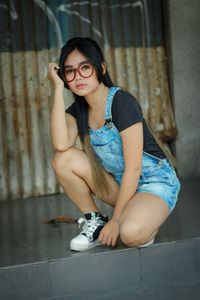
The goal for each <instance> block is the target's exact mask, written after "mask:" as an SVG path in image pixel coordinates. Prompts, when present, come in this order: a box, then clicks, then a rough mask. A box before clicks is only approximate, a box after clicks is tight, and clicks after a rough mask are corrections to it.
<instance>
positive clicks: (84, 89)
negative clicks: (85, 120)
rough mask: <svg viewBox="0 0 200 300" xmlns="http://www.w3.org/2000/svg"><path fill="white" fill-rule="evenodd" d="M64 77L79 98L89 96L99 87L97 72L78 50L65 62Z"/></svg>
mask: <svg viewBox="0 0 200 300" xmlns="http://www.w3.org/2000/svg"><path fill="white" fill-rule="evenodd" d="M64 77H65V80H66V81H67V84H68V86H69V88H70V90H71V91H72V92H73V93H75V94H76V95H78V96H87V95H88V94H90V93H92V92H94V91H95V89H96V88H97V87H98V85H99V82H98V79H97V74H96V70H95V69H94V67H93V66H92V65H91V63H90V62H89V61H88V59H87V58H86V57H85V56H84V55H83V54H82V53H81V52H80V51H78V50H77V49H75V50H73V51H72V52H71V53H70V54H69V55H68V57H67V58H66V59H65V61H64ZM73 78H74V79H73Z"/></svg>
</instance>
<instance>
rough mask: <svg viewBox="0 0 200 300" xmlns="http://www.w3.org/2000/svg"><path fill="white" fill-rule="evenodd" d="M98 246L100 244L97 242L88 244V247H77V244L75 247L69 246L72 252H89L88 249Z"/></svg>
mask: <svg viewBox="0 0 200 300" xmlns="http://www.w3.org/2000/svg"><path fill="white" fill-rule="evenodd" d="M100 245H101V242H99V241H98V240H97V241H95V242H92V243H90V244H89V245H88V246H84V245H79V244H76V245H71V244H70V249H71V250H72V251H87V250H90V249H92V248H94V247H97V246H100Z"/></svg>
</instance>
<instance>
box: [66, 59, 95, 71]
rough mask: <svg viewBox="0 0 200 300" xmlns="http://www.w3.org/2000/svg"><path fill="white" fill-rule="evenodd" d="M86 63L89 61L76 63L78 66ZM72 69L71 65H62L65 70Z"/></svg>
mask: <svg viewBox="0 0 200 300" xmlns="http://www.w3.org/2000/svg"><path fill="white" fill-rule="evenodd" d="M88 62H89V60H84V61H81V62H80V63H78V65H79V66H80V65H82V64H85V63H88ZM72 67H74V66H73V65H64V68H65V69H66V68H72Z"/></svg>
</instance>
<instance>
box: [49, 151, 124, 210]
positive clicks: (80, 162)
mask: <svg viewBox="0 0 200 300" xmlns="http://www.w3.org/2000/svg"><path fill="white" fill-rule="evenodd" d="M53 164H54V169H57V173H59V170H61V173H62V174H64V175H63V177H65V174H66V176H67V174H68V172H67V170H70V171H72V172H73V173H74V174H76V175H77V176H79V177H81V178H82V179H83V180H84V181H85V182H86V183H87V185H88V187H89V188H90V190H91V192H92V193H93V194H95V188H94V183H93V177H92V169H91V164H90V161H89V159H88V157H87V156H86V154H85V152H84V151H82V150H80V149H77V148H75V147H72V148H70V149H68V150H67V151H65V152H57V153H56V155H55V157H54V163H53ZM55 165H57V167H56V166H55ZM104 172H105V176H106V179H107V182H108V186H109V193H108V194H107V195H106V196H105V197H104V199H100V200H103V201H104V202H106V203H107V204H109V205H111V206H115V203H116V200H117V195H118V193H119V185H118V184H117V182H116V180H115V179H114V178H113V176H112V175H110V174H109V173H108V172H106V171H105V170H104Z"/></svg>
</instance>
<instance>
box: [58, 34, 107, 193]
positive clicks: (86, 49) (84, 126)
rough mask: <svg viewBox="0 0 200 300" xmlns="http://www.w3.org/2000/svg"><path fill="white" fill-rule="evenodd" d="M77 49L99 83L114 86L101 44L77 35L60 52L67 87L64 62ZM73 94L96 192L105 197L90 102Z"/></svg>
mask: <svg viewBox="0 0 200 300" xmlns="http://www.w3.org/2000/svg"><path fill="white" fill-rule="evenodd" d="M75 49H77V50H78V51H80V52H81V53H82V54H83V55H84V56H85V57H86V58H87V59H88V60H89V61H90V62H91V64H92V65H93V66H94V68H95V70H96V74H97V79H98V81H99V83H104V85H105V86H107V87H108V88H110V87H111V86H113V82H112V80H111V78H110V75H109V73H108V71H107V69H106V72H105V73H104V72H103V68H102V64H103V63H105V60H104V57H103V53H102V51H101V48H100V47H99V45H98V44H97V43H96V42H95V41H94V40H93V39H91V38H89V37H86V38H81V37H75V38H72V39H70V40H68V41H67V43H66V44H65V45H64V46H63V47H62V49H61V54H60V60H59V66H60V69H59V75H60V77H61V78H62V79H63V81H64V85H65V88H67V89H69V87H68V84H67V82H66V81H65V80H64V62H65V60H66V58H67V57H68V55H69V54H70V53H71V52H72V51H74V50H75ZM73 96H74V99H75V102H76V115H77V116H79V117H78V118H77V127H78V133H79V137H80V141H81V144H82V147H83V150H84V151H85V153H86V155H87V156H88V158H89V160H90V163H91V168H92V175H93V181H94V186H95V194H96V196H97V197H98V198H103V197H104V195H105V194H106V193H108V192H109V188H108V183H107V180H106V177H105V171H104V170H103V167H102V166H101V164H100V163H99V161H98V158H97V157H96V155H95V153H94V151H93V149H92V147H91V144H90V138H89V129H88V128H89V126H88V103H87V101H86V100H85V98H84V97H82V96H78V95H76V94H74V93H73Z"/></svg>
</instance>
